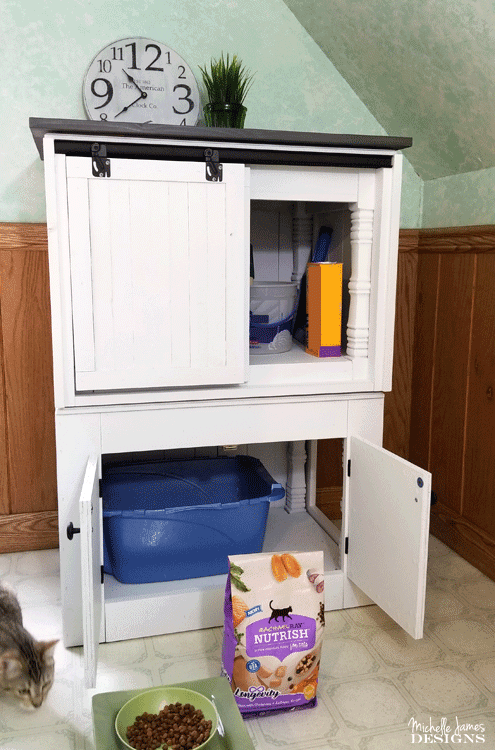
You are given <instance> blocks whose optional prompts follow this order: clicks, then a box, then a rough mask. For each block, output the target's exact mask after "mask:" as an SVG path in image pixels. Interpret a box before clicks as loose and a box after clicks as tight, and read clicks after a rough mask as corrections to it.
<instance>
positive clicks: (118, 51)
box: [112, 47, 124, 60]
mask: <svg viewBox="0 0 495 750" xmlns="http://www.w3.org/2000/svg"><path fill="white" fill-rule="evenodd" d="M112 52H113V58H112V59H113V60H123V59H124V55H123V51H122V47H112Z"/></svg>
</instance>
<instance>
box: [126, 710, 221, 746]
mask: <svg viewBox="0 0 495 750" xmlns="http://www.w3.org/2000/svg"><path fill="white" fill-rule="evenodd" d="M211 726H212V723H211V721H207V720H206V719H205V717H204V714H203V712H202V711H201V710H200V709H195V708H194V706H191V704H190V703H185V704H184V705H182V703H170V704H169V705H167V706H164V708H162V710H161V711H160V713H158V714H149V713H146V712H145V713H144V714H141V715H140V716H137V717H136V720H135V722H134V724H132V725H131V726H130V727H127V741H128V743H129V745H132V747H134V748H136V750H158V748H166V749H167V748H169V749H170V750H193V748H197V747H200V745H202V744H203V742H206V740H207V739H208V737H209V736H210V733H211Z"/></svg>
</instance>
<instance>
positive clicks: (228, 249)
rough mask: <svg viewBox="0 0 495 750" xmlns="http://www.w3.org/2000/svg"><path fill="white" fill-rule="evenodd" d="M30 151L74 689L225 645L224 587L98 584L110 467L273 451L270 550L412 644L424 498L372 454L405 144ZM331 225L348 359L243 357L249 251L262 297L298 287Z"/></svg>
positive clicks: (161, 138) (118, 131) (161, 133)
mask: <svg viewBox="0 0 495 750" xmlns="http://www.w3.org/2000/svg"><path fill="white" fill-rule="evenodd" d="M31 129H32V132H33V136H34V138H35V141H36V143H37V145H38V148H39V150H40V154H41V156H42V158H44V160H45V177H46V198H47V223H48V236H49V258H50V283H51V289H50V291H51V303H52V323H53V332H52V335H53V350H54V374H55V404H56V431H57V433H56V436H57V473H58V500H59V523H60V552H61V583H62V604H63V626H64V642H65V644H66V645H67V646H72V645H79V644H81V643H82V642H83V640H84V644H85V655H86V660H87V661H86V671H87V679H88V684H91V683H92V682H94V678H95V670H96V662H97V643H98V641H104V640H107V641H110V640H121V639H125V638H134V637H140V636H145V635H151V634H158V633H166V632H174V631H177V630H185V629H194V628H204V627H209V626H212V625H221V624H222V611H223V592H224V585H225V580H224V578H225V577H224V576H213V577H208V578H197V579H192V580H187V581H176V582H174V581H171V582H167V583H154V584H138V585H129V584H128V585H124V584H119V583H118V582H117V581H116V580H115V579H114V578H113V577H112V576H104V581H102V578H100V568H99V566H100V565H101V562H102V555H101V547H102V542H101V528H100V526H101V510H100V505H99V503H100V501H99V498H98V491H97V490H98V482H97V480H98V478H99V477H100V476H101V465H102V462H103V461H104V460H105V457H108V456H111V455H114V454H122V453H126V454H127V453H136V454H141V455H143V453H146V452H156V451H168V450H176V449H191V448H200V447H205V446H206V447H210V448H211V449H213V450H214V449H215V447H216V446H224V445H248V446H254V448H255V449H256V450H258V451H261V452H263V449H264V446H267V445H270V444H284V445H287V468H286V471H285V473H286V478H287V482H286V484H287V501H286V504H285V507H284V506H283V505H282V506H281V505H280V504H277V503H274V504H273V505H274V507H272V508H271V509H270V513H269V518H268V524H267V531H266V537H265V550H267V551H269V550H273V551H276V550H281V549H287V548H289V547H290V548H293V549H314V548H318V549H323V550H324V552H325V580H326V607H327V609H336V608H343V607H351V606H357V605H359V604H363V603H366V602H369V601H370V598H371V600H372V601H375V602H377V603H378V604H379V605H380V606H381V607H382V608H383V609H384V610H385V611H386V612H388V614H389V615H390V616H391V617H393V618H394V619H395V620H396V621H397V622H399V623H400V624H401V626H402V627H404V628H405V629H406V630H407V632H408V633H410V634H411V635H412V636H413V637H415V638H418V637H421V635H422V626H423V616H424V594H425V581H426V555H427V538H428V518H429V503H430V478H429V475H428V473H427V472H425V471H423V470H421V469H418V468H417V467H414V466H411V465H410V464H407V462H404V461H403V460H402V459H398V458H397V457H395V456H392V455H390V454H389V453H387V452H386V451H383V449H381V448H379V447H378V446H379V445H380V443H381V439H382V424H383V391H385V390H387V389H389V388H390V384H391V368H392V354H393V352H392V341H393V328H394V314H395V313H394V307H395V277H396V262H397V237H398V221H399V202H400V181H401V155H400V154H398V153H397V151H398V150H399V149H401V148H403V147H406V146H407V145H409V141H408V139H391V138H386V137H384V138H382V137H369V138H368V137H363V136H331V135H321V134H305V133H274V132H270V131H249V130H245V131H244V130H243V131H231V130H222V129H202V128H179V127H172V126H153V127H149V126H134V125H132V124H130V123H127V124H122V125H119V126H116V125H113V124H110V123H95V122H78V121H63V120H36V119H33V120H32V121H31ZM102 146H103V149H102ZM105 152H106V153H105ZM95 154H96V155H98V154H99V156H98V158H96V156H95ZM326 223H330V224H331V226H332V227H333V229H334V233H335V246H334V250H335V252H336V253H339V254H340V256H341V258H342V260H343V263H344V279H345V283H344V289H343V297H344V304H343V318H344V331H343V338H344V342H345V345H344V350H343V353H342V356H340V357H335V358H329V359H318V358H316V357H313V356H311V355H309V354H307V353H306V352H305V351H304V349H303V348H302V347H301V346H299V345H297V344H296V345H294V346H293V348H292V349H291V350H290V351H289V352H286V353H284V354H278V355H254V356H251V357H249V249H250V243H252V244H253V246H254V253H255V267H257V269H258V271H259V272H260V273H261V275H262V276H263V277H264V279H265V280H289V279H290V278H292V279H295V280H297V281H299V280H300V278H301V275H302V272H303V270H304V267H305V264H306V262H307V260H308V255H309V252H310V249H311V247H312V245H313V243H314V241H315V237H316V236H317V233H318V230H319V227H320V226H321V225H322V224H323V225H324V224H326ZM333 437H339V438H343V439H344V446H345V448H344V456H343V469H344V468H345V472H344V497H343V522H342V529H341V530H338V529H337V528H336V527H335V526H334V525H333V524H332V523H331V522H330V521H329V520H328V519H326V518H325V517H324V516H323V515H322V514H321V512H320V511H319V510H318V509H317V508H316V507H315V503H314V497H315V486H314V485H315V466H316V453H317V441H318V440H320V439H323V438H333ZM348 467H350V470H348ZM71 523H72V524H73V526H75V527H78V528H80V529H81V534H77V535H76V536H73V537H72V539H69V538H68V536H67V527H68V526H69V524H71ZM81 564H82V568H81ZM368 597H370V598H368ZM83 631H84V636H83Z"/></svg>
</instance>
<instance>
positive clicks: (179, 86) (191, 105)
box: [172, 83, 194, 115]
mask: <svg viewBox="0 0 495 750" xmlns="http://www.w3.org/2000/svg"><path fill="white" fill-rule="evenodd" d="M177 89H185V90H186V92H187V93H186V95H185V96H179V101H184V102H187V103H188V104H189V109H186V110H185V112H181V111H180V110H179V109H175V107H172V109H173V110H174V112H175V114H176V115H187V114H188V113H189V112H190V111H191V110H192V109H193V108H194V102H193V100H192V99H190V98H189V97H190V96H191V93H192V92H191V87H190V86H186V85H185V84H184V83H178V84H177V86H174V91H177Z"/></svg>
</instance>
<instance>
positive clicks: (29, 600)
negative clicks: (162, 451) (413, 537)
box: [0, 538, 495, 750]
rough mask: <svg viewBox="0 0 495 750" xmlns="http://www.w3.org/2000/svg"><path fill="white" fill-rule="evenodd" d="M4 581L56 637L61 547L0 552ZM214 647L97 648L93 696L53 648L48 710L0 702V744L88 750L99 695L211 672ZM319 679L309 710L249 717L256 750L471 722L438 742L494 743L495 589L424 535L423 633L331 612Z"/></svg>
mask: <svg viewBox="0 0 495 750" xmlns="http://www.w3.org/2000/svg"><path fill="white" fill-rule="evenodd" d="M0 577H3V578H4V579H6V580H8V581H9V582H10V583H11V584H12V585H13V586H14V587H15V588H16V590H17V592H18V595H19V598H20V601H21V604H22V606H23V610H24V618H25V624H26V627H28V628H29V629H30V630H31V631H32V633H33V634H34V635H35V636H37V637H39V638H52V637H57V636H60V633H61V612H60V595H59V562H58V552H57V550H49V551H44V552H26V553H15V554H6V555H0ZM221 643H222V630H221V628H213V629H210V630H202V631H196V632H189V633H182V634H176V635H167V636H161V637H156V638H144V639H138V640H134V641H125V642H121V643H109V644H102V645H101V646H100V661H99V671H98V681H97V687H96V689H95V690H91V691H87V690H85V689H84V687H83V684H82V663H81V656H82V650H81V649H80V648H72V649H66V648H64V646H63V645H62V643H59V644H58V646H57V649H56V681H55V684H54V687H53V688H52V691H51V692H50V694H49V696H48V699H47V701H46V703H45V705H44V706H42V707H41V708H40V709H39V710H38V711H35V712H32V713H27V712H25V711H23V710H21V709H19V708H17V707H16V706H15V705H14V704H12V703H11V702H10V701H9V700H8V699H7V698H6V697H2V698H0V747H2V748H8V750H35V749H36V750H39V749H40V748H42V749H43V750H52V749H53V750H94V745H93V739H92V723H91V697H92V695H93V694H94V693H95V692H106V691H109V690H125V689H132V688H140V687H143V688H144V687H151V686H155V685H159V684H164V683H173V682H182V681H186V680H190V679H198V678H202V677H207V676H216V675H218V674H219V671H220V651H221ZM320 677H321V679H320V683H319V687H318V695H319V704H318V706H317V707H316V708H315V709H312V710H308V711H300V712H297V713H293V714H290V715H287V714H285V715H278V716H272V717H263V718H260V719H254V720H250V721H248V722H246V724H247V727H248V731H249V733H250V735H251V737H252V739H253V743H254V746H255V747H256V748H257V750H318V749H319V748H327V749H328V750H402V749H403V748H404V749H405V748H411V747H413V746H424V745H429V746H431V745H433V744H434V743H435V734H437V735H438V733H437V732H435V731H433V730H431V729H430V727H431V726H432V725H433V726H440V727H441V729H442V731H444V730H445V726H446V725H447V726H449V727H450V735H452V733H454V730H456V728H457V727H458V726H462V725H464V727H465V725H470V726H468V727H465V728H464V729H459V731H458V732H457V736H455V737H454V738H452V737H451V738H450V739H449V741H448V742H447V741H446V740H445V735H444V734H441V735H440V737H439V738H438V739H437V745H438V746H441V747H455V748H458V747H459V746H460V745H462V746H463V747H464V746H466V745H467V746H469V747H473V746H483V745H484V746H485V747H486V748H491V749H493V748H495V583H494V582H492V581H491V580H489V579H488V578H486V577H485V576H483V575H482V574H481V573H479V572H478V571H477V570H476V569H475V568H473V567H472V566H471V565H469V564H468V563H467V562H466V561H465V560H463V559H462V558H460V557H459V556H458V555H456V554H455V553H453V552H452V551H451V550H449V549H448V548H447V547H445V546H444V545H443V544H441V543H440V542H439V541H438V540H436V539H434V538H431V543H430V560H429V569H428V590H427V606H426V628H425V637H424V638H423V639H422V640H421V641H414V640H412V639H411V638H409V636H407V635H406V634H405V633H404V632H403V631H402V630H401V629H400V628H399V627H397V626H396V625H395V624H394V623H393V622H392V621H391V620H390V619H389V618H388V617H387V615H385V614H384V613H383V612H382V611H381V610H380V609H379V608H378V607H375V606H371V607H360V608H358V609H352V610H342V611H336V612H330V613H327V617H326V634H325V644H324V648H323V656H322V664H321V672H320ZM413 722H416V725H415V726H414V727H413V726H412V725H413ZM419 725H420V726H419ZM476 725H477V726H478V729H474V728H473V727H475V726H476ZM439 739H441V740H442V742H441V743H440V742H439ZM98 750H105V749H104V748H102V749H98Z"/></svg>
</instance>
